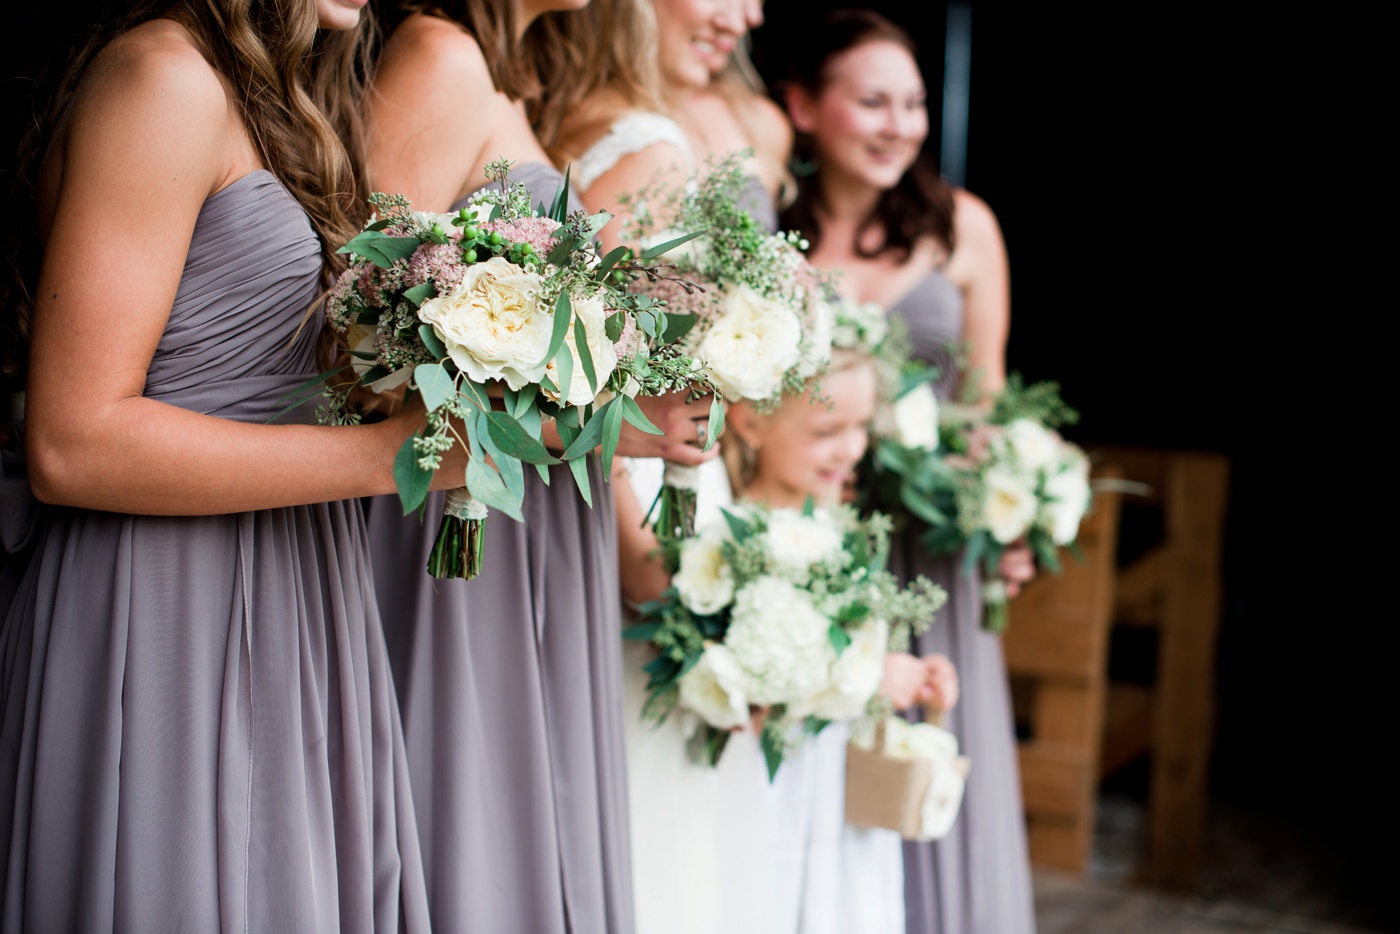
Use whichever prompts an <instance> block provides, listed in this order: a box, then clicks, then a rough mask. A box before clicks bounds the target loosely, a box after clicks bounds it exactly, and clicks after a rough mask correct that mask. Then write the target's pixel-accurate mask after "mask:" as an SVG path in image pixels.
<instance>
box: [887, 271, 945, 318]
mask: <svg viewBox="0 0 1400 934" xmlns="http://www.w3.org/2000/svg"><path fill="white" fill-rule="evenodd" d="M930 279H946V280H948V281H949V282H951V281H952V280H951V279H948V277H947V275H945V274H944V272H943V270H942V269H940V268H938V267H936V266H935V267H934V268H933V269H930V270H929V271H928V272H927V273H926V274H924V275H922V276H920V277H919V278H918V279H917V280H915V282H914V284H913V285H911V286H910V287H909V288H907V289H905V290H904V293H903V294H901V295H900V296H899V298H897V299H895V300H894V301H892V302H890V303H889V304H888V305H886V306H885V310H886V311H894V310H895V309H896V308H898V307H899V306H900V305H903V304H904V303H905V302H907V301H909V299H911V298H913V297H914V296H915V295H918V294H919V293H920V292H921V291H923V288H924V286H925V285H927V284H928V282H929V280H930Z"/></svg>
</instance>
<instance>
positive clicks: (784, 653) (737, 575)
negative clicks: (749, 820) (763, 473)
mask: <svg viewBox="0 0 1400 934" xmlns="http://www.w3.org/2000/svg"><path fill="white" fill-rule="evenodd" d="M887 533H888V524H887V522H886V520H885V519H884V518H883V517H880V516H872V517H870V518H869V519H866V520H864V521H861V520H860V519H859V518H858V517H857V515H856V513H855V511H854V510H853V509H851V508H849V507H840V508H837V509H832V510H826V509H813V508H811V507H810V506H809V507H808V508H807V509H805V510H802V511H798V510H792V509H777V510H769V509H764V508H760V507H758V506H753V505H743V506H736V507H734V509H733V510H731V511H727V512H726V513H725V522H724V523H722V524H719V525H715V526H711V527H708V528H706V529H703V530H702V531H701V532H700V534H698V535H696V536H694V537H690V538H685V539H681V540H678V541H673V542H669V543H667V544H666V545H665V546H664V547H665V553H666V557H667V560H668V565H669V567H670V569H671V570H672V572H673V577H672V586H671V588H670V589H668V590H667V591H666V592H665V593H664V594H662V596H661V598H660V599H658V600H656V601H653V602H651V603H648V604H645V605H644V606H642V607H641V609H640V619H639V622H638V623H637V625H635V626H633V627H631V628H630V629H628V630H627V631H626V632H625V633H624V634H623V635H624V637H625V638H628V639H638V640H645V641H649V642H651V643H652V644H653V645H655V646H656V647H657V648H658V649H659V650H660V654H659V655H658V656H657V657H656V658H655V659H654V660H652V661H651V662H650V663H649V664H648V665H647V666H646V671H647V673H648V674H649V675H650V676H651V678H650V681H649V684H648V689H649V692H650V696H649V697H648V700H647V703H646V705H645V707H644V708H643V716H646V717H650V718H654V719H656V720H664V719H665V718H666V717H667V716H668V715H670V714H671V713H672V712H673V711H674V710H675V709H676V708H678V707H679V708H681V709H682V710H683V711H685V712H687V713H689V714H692V715H694V716H696V717H698V718H699V720H700V725H699V727H698V729H697V730H696V732H695V734H694V736H693V737H692V741H691V742H692V745H691V749H692V752H693V754H694V755H695V756H696V758H698V759H700V760H701V761H704V762H707V763H709V764H714V763H715V762H717V761H718V760H719V756H720V754H721V753H722V752H723V750H724V746H725V743H726V742H727V741H728V739H729V735H730V734H729V731H730V730H734V729H738V728H741V727H743V726H745V725H746V724H748V723H749V720H750V708H751V707H760V708H765V707H766V708H768V715H767V717H766V719H765V722H764V727H763V732H762V735H761V738H760V739H761V743H762V745H763V750H764V755H765V758H766V759H767V762H768V770H769V775H770V777H771V776H772V775H774V774H776V772H777V770H778V767H779V766H780V765H781V764H782V760H783V755H784V754H785V752H786V751H788V750H790V749H792V748H794V747H796V746H798V745H800V744H801V742H802V739H803V737H804V735H806V734H808V733H814V732H816V731H818V730H820V729H821V728H822V727H823V726H825V724H826V723H827V722H828V721H830V720H835V719H850V718H852V717H856V716H859V715H861V714H862V713H864V712H865V710H866V708H867V706H868V705H869V704H870V702H871V700H872V699H873V698H874V697H875V694H876V692H877V691H878V689H879V687H880V681H881V677H882V675H883V673H884V658H885V653H886V652H887V651H889V650H891V648H893V649H895V650H903V649H904V648H906V647H907V645H908V643H909V640H910V637H911V633H912V632H915V631H918V630H920V629H922V628H924V627H926V626H927V625H928V623H929V621H930V620H931V619H932V616H933V614H934V612H935V611H936V610H937V609H938V607H939V606H941V605H942V603H943V601H944V599H946V595H945V594H944V593H943V591H942V590H941V589H940V588H938V587H937V586H935V585H934V584H932V583H930V582H929V581H927V580H924V579H920V580H918V581H915V582H914V583H913V584H911V585H910V586H909V587H907V588H903V589H901V588H900V587H899V585H898V584H897V582H896V581H895V579H894V577H893V575H891V574H890V573H889V572H888V571H886V570H884V558H885V552H886V549H887Z"/></svg>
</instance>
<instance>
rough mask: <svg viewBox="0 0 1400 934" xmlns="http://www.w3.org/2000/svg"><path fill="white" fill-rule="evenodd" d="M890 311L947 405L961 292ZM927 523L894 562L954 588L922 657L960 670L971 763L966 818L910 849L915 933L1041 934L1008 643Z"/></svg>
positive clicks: (957, 723) (905, 575)
mask: <svg viewBox="0 0 1400 934" xmlns="http://www.w3.org/2000/svg"><path fill="white" fill-rule="evenodd" d="M890 313H891V314H893V315H898V316H899V317H901V318H903V319H904V320H905V321H906V322H907V323H908V325H909V337H910V340H911V341H912V343H913V345H914V350H915V353H916V354H917V355H918V356H919V357H920V358H921V359H923V360H924V361H925V362H926V363H929V364H932V365H934V366H937V367H938V368H939V370H940V377H939V379H938V381H937V383H936V384H935V387H934V388H935V390H936V391H937V393H938V396H939V398H940V399H947V398H949V397H950V396H951V395H952V393H953V392H954V391H955V389H956V388H957V382H958V377H959V373H958V370H957V363H956V358H955V356H954V353H953V348H954V345H956V344H957V342H958V341H959V340H961V338H962V320H963V300H962V294H961V293H960V292H959V291H958V289H957V286H955V285H954V284H953V283H952V282H951V281H949V280H948V279H947V277H945V276H944V275H942V274H941V273H938V272H934V273H931V274H930V275H929V276H928V277H927V278H925V279H924V280H923V281H921V282H920V283H919V284H918V285H917V286H916V287H915V288H914V289H913V290H912V291H911V292H910V293H909V294H908V295H906V296H905V297H904V298H902V299H901V300H900V301H899V302H897V303H896V304H895V305H894V306H893V307H892V308H891V309H890ZM921 531H922V529H921V527H917V526H916V527H914V528H911V529H910V530H908V531H906V532H905V533H904V534H903V535H901V536H899V537H897V538H896V539H895V540H894V541H893V542H892V543H891V555H890V566H891V569H892V570H893V571H894V572H895V573H896V574H898V575H899V576H900V578H901V579H902V580H907V579H909V578H912V577H914V576H915V575H917V574H923V575H925V576H927V577H928V578H929V579H931V580H933V581H934V582H935V583H938V584H941V585H942V586H943V587H944V588H945V589H946V590H947V591H948V603H947V605H946V606H945V607H944V608H943V609H942V610H941V611H940V612H939V614H938V621H937V623H936V624H935V625H934V626H932V627H931V628H930V629H929V631H928V632H926V633H924V635H922V636H920V637H919V640H918V648H917V651H918V652H919V654H925V653H928V652H941V653H943V654H944V655H946V656H948V658H950V659H951V660H952V662H953V664H954V665H956V666H957V668H958V676H959V680H960V682H961V687H962V699H961V700H960V701H959V702H958V705H957V707H956V708H954V710H953V712H952V713H951V714H950V715H949V718H948V728H949V729H950V730H952V731H953V733H954V734H956V735H957V737H958V741H959V743H960V744H961V745H962V751H963V752H964V754H966V755H967V756H969V757H970V758H971V759H972V773H971V775H970V776H969V781H968V784H967V792H966V796H965V797H964V799H963V806H962V813H961V815H960V816H959V817H958V820H957V822H956V823H955V824H954V825H953V830H952V832H951V833H950V834H949V835H948V836H947V837H945V838H944V839H942V840H940V841H938V842H936V843H905V844H904V892H905V929H906V931H908V934H930V932H936V934H1029V932H1034V930H1035V913H1034V908H1033V905H1032V899H1031V880H1030V862H1029V858H1028V856H1027V851H1026V832H1025V825H1024V823H1023V820H1024V819H1023V817H1022V812H1021V782H1020V775H1019V772H1018V769H1017V764H1016V741H1015V735H1014V730H1013V725H1012V717H1011V699H1010V690H1009V687H1008V684H1007V680H1006V664H1005V662H1004V661H1003V659H1002V651H1001V640H1000V638H998V637H997V636H994V635H992V634H991V633H988V632H986V631H984V630H983V629H982V599H981V579H980V577H979V576H978V574H977V572H976V571H975V570H974V571H971V572H965V571H963V569H962V561H963V559H962V556H961V555H956V556H953V557H948V558H933V557H930V556H929V555H927V554H926V553H925V552H924V551H923V550H922V549H921V548H920V546H919V543H918V536H919V533H920V532H921Z"/></svg>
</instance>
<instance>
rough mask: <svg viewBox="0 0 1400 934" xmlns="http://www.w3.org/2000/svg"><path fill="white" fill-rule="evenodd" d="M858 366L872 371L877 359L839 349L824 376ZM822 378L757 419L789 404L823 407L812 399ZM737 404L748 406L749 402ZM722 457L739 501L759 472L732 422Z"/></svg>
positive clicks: (755, 451)
mask: <svg viewBox="0 0 1400 934" xmlns="http://www.w3.org/2000/svg"><path fill="white" fill-rule="evenodd" d="M858 366H868V367H871V368H872V369H873V368H874V367H875V359H874V358H873V357H871V356H870V354H868V353H865V352H863V351H860V350H852V349H847V348H843V347H837V348H835V349H834V350H832V351H831V364H830V365H829V366H828V367H827V368H826V370H825V371H824V372H823V373H822V376H834V375H835V374H837V373H844V372H846V371H847V370H853V369H855V368H856V367H858ZM821 378H822V377H821V376H817V377H814V378H813V380H812V381H811V382H810V383H808V391H807V392H804V393H795V394H793V395H790V396H788V397H787V398H785V399H783V401H782V402H781V403H779V406H778V409H777V410H775V411H774V412H770V413H768V414H767V415H760V416H758V417H760V418H770V417H772V416H773V415H775V414H777V411H781V410H782V409H783V408H785V407H786V406H789V405H797V404H802V405H821V404H822V402H821V401H820V400H819V399H814V398H812V396H813V395H814V394H816V393H817V392H818V391H819V387H820V383H821ZM737 404H738V405H748V403H747V402H740V403H737ZM719 455H720V458H721V459H722V460H723V461H724V468H725V470H726V471H727V472H728V474H729V485H730V487H731V488H732V489H733V491H734V498H735V499H738V498H739V497H740V496H742V495H743V494H744V491H745V490H747V489H748V488H749V486H750V485H751V484H752V483H753V481H754V477H755V476H756V475H757V473H758V449H757V448H755V447H754V446H753V445H752V444H750V443H749V442H748V440H746V439H745V438H744V437H742V436H741V435H740V434H739V432H737V431H735V430H734V428H733V425H732V423H731V426H730V428H729V429H728V430H727V431H725V433H724V434H723V436H722V437H721V439H720V446H719Z"/></svg>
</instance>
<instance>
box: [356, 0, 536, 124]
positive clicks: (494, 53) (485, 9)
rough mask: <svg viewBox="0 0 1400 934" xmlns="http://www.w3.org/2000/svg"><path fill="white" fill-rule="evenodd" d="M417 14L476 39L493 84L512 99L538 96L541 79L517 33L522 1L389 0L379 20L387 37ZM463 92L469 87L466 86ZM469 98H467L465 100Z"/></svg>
mask: <svg viewBox="0 0 1400 934" xmlns="http://www.w3.org/2000/svg"><path fill="white" fill-rule="evenodd" d="M415 13H422V14H424V15H425V16H436V17H439V18H440V19H445V20H448V21H449V22H453V23H456V24H457V25H459V26H461V27H462V28H463V29H465V30H466V31H467V32H469V33H471V34H472V37H473V38H474V39H476V44H477V45H479V46H481V55H482V57H483V58H485V59H486V69H487V71H489V72H490V73H491V83H492V84H494V85H495V87H496V90H497V91H499V92H500V93H502V94H504V95H505V96H506V97H508V98H510V99H511V100H513V101H518V100H522V99H523V100H530V99H533V98H536V97H538V96H539V93H540V82H539V79H538V78H537V77H536V73H535V61H534V59H533V57H532V56H530V55H528V54H522V52H521V50H520V47H519V45H518V44H517V42H516V39H515V35H516V31H517V29H518V28H519V16H520V10H519V0H408V2H400V3H395V2H393V0H389V2H386V3H385V4H384V6H383V8H382V10H381V12H380V13H379V16H378V20H379V24H380V28H381V30H382V31H383V35H384V37H385V40H386V41H387V39H388V37H389V36H390V35H392V34H393V32H394V30H395V29H397V28H398V27H399V26H400V25H401V24H402V23H403V21H404V20H406V19H408V18H409V17H410V16H412V15H413V14H415ZM462 91H463V94H464V95H465V94H467V93H468V92H469V89H467V88H463V89H462ZM465 100H466V98H464V101H465Z"/></svg>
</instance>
